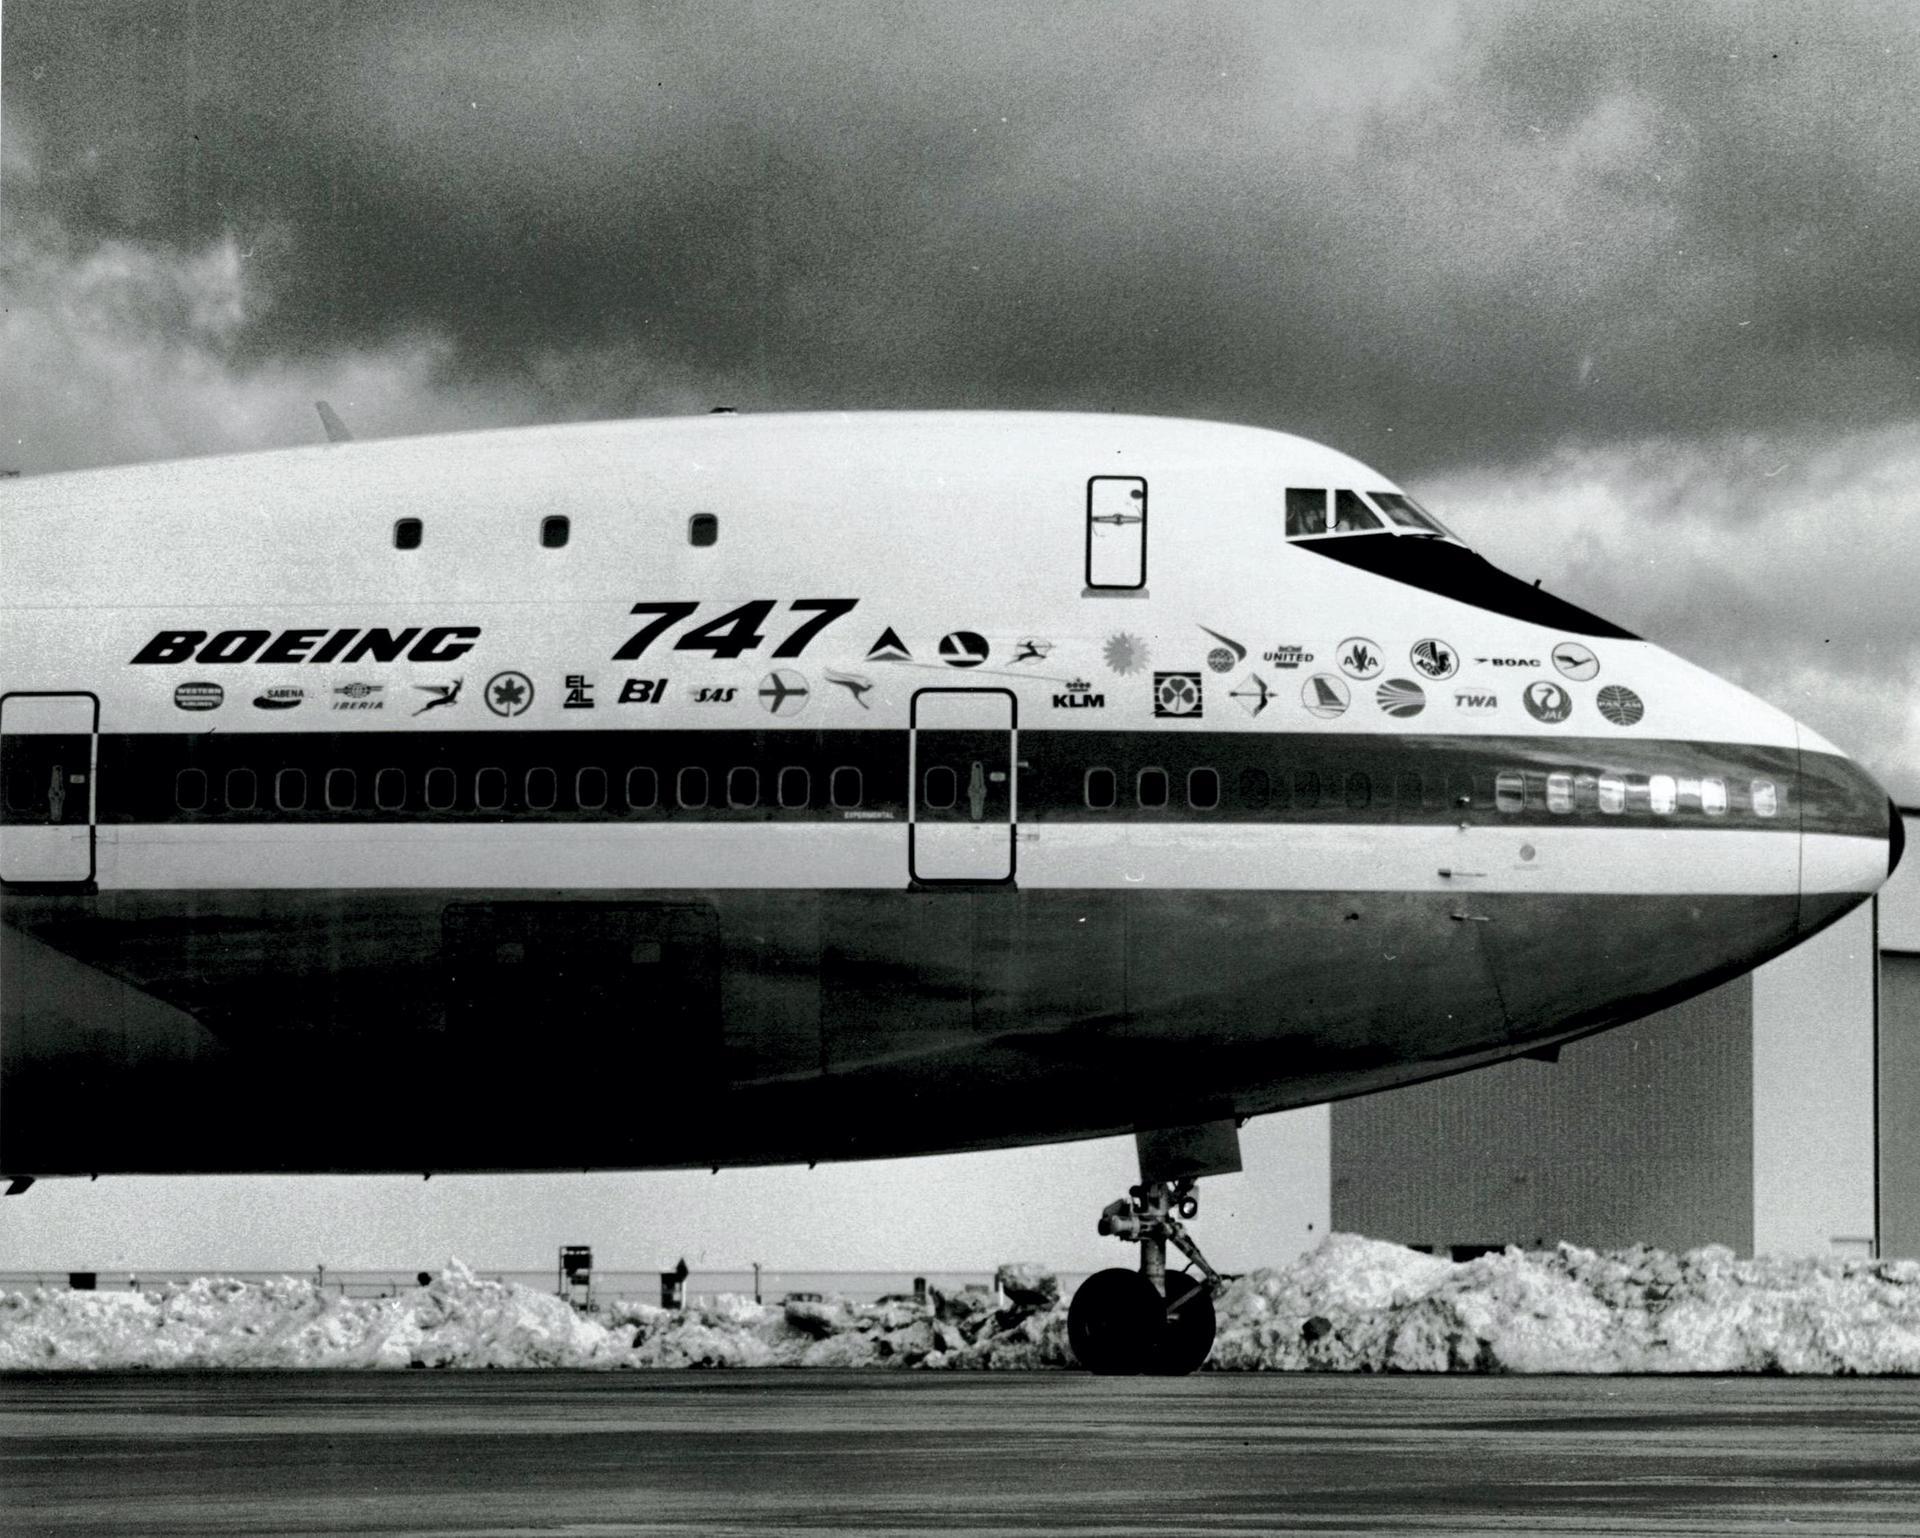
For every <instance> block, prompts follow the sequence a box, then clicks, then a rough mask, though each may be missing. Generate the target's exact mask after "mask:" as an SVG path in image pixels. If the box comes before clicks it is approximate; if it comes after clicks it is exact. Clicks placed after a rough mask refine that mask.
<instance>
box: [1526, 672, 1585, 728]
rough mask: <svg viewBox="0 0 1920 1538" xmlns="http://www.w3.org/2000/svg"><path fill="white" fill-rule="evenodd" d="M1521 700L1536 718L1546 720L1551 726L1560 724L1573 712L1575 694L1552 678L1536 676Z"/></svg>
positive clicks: (1528, 711)
mask: <svg viewBox="0 0 1920 1538" xmlns="http://www.w3.org/2000/svg"><path fill="white" fill-rule="evenodd" d="M1520 702H1521V703H1522V704H1523V705H1525V706H1526V707H1527V714H1528V715H1530V716H1532V717H1533V719H1534V720H1536V721H1545V722H1546V723H1547V724H1548V725H1549V726H1554V725H1558V724H1559V723H1560V722H1562V721H1564V720H1566V719H1567V717H1568V716H1570V715H1572V714H1573V696H1572V695H1570V694H1569V693H1567V691H1566V690H1565V689H1562V688H1561V687H1560V686H1559V685H1558V684H1557V683H1555V682H1554V681H1553V680H1552V679H1551V678H1536V679H1535V680H1534V681H1533V682H1532V683H1530V684H1528V685H1527V688H1526V692H1525V693H1524V694H1522V695H1521V696H1520Z"/></svg>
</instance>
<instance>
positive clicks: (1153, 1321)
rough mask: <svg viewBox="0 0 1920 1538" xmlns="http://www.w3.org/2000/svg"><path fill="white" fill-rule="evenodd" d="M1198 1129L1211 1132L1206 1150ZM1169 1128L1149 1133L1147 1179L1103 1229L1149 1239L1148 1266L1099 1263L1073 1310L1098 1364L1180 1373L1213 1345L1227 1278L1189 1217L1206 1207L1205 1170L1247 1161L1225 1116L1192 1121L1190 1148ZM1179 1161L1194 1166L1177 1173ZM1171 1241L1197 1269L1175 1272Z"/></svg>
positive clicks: (1075, 1325) (1111, 1370)
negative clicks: (1200, 1184)
mask: <svg viewBox="0 0 1920 1538" xmlns="http://www.w3.org/2000/svg"><path fill="white" fill-rule="evenodd" d="M1194 1133H1199V1134H1200V1135H1201V1136H1200V1141H1202V1142H1206V1141H1208V1140H1209V1139H1210V1141H1211V1147H1210V1148H1207V1149H1205V1150H1204V1151H1202V1152H1201V1153H1200V1154H1199V1155H1198V1157H1197V1158H1196V1156H1195V1144H1196V1139H1195V1138H1194V1136H1193V1134H1194ZM1166 1137H1167V1135H1166V1134H1142V1135H1141V1137H1140V1140H1139V1141H1140V1173H1141V1181H1140V1184H1139V1185H1137V1186H1134V1187H1133V1188H1132V1189H1131V1190H1130V1191H1129V1192H1128V1193H1127V1194H1126V1196H1124V1197H1122V1198H1121V1199H1120V1200H1119V1201H1117V1202H1113V1203H1110V1204H1109V1205H1108V1207H1107V1208H1106V1210H1105V1211H1104V1212H1102V1213H1101V1214H1100V1232H1101V1233H1103V1234H1109V1235H1111V1236H1112V1237H1113V1238H1116V1239H1119V1240H1121V1241H1123V1242H1125V1243H1137V1244H1138V1245H1139V1246H1140V1269H1139V1270H1138V1271H1127V1270H1123V1269H1121V1268H1120V1267H1118V1266H1115V1267H1112V1268H1110V1269H1108V1270H1105V1271H1097V1272H1095V1273H1094V1274H1093V1275H1092V1276H1090V1277H1088V1278H1087V1279H1086V1281H1084V1282H1082V1283H1081V1284H1080V1290H1079V1291H1078V1292H1076V1293H1075V1294H1074V1295H1073V1302H1072V1304H1071V1305H1070V1306H1069V1307H1068V1309H1067V1343H1068V1344H1069V1345H1070V1346H1071V1347H1072V1348H1073V1354H1074V1356H1075V1357H1076V1358H1077V1359H1078V1360H1079V1362H1080V1365H1081V1366H1083V1367H1085V1368H1086V1369H1087V1370H1088V1371H1089V1372H1095V1373H1104V1374H1123V1373H1124V1374H1131V1373H1154V1374H1159V1375H1162V1376H1167V1377H1180V1376H1184V1375H1185V1374H1187V1373H1190V1372H1192V1371H1194V1370H1195V1369H1196V1368H1198V1367H1199V1366H1200V1364H1201V1363H1203V1362H1205V1361H1206V1359H1207V1353H1208V1352H1210V1351H1212V1350H1213V1332H1214V1314H1213V1297H1214V1293H1215V1292H1216V1291H1217V1290H1218V1289H1220V1288H1222V1287H1224V1286H1225V1285H1226V1283H1227V1278H1226V1277H1224V1276H1222V1275H1221V1274H1220V1273H1219V1272H1218V1271H1216V1270H1215V1269H1214V1268H1213V1267H1212V1266H1211V1265H1209V1264H1208V1262H1207V1257H1206V1256H1204V1255H1202V1254H1201V1253H1200V1246H1199V1245H1198V1244H1196V1243H1195V1242H1194V1240H1193V1236H1192V1235H1191V1234H1189V1233H1188V1232H1187V1230H1186V1226H1185V1220H1189V1219H1191V1218H1193V1217H1194V1216H1195V1214H1197V1213H1198V1212H1199V1210H1200V1198H1199V1197H1198V1196H1196V1195H1195V1194H1194V1181H1195V1179H1196V1178H1197V1176H1198V1174H1218V1173H1223V1172H1225V1171H1227V1170H1234V1169H1238V1168H1239V1167H1240V1159H1239V1140H1238V1138H1237V1137H1236V1136H1235V1128H1234V1126H1233V1124H1232V1123H1231V1122H1228V1123H1225V1124H1224V1136H1223V1134H1222V1131H1221V1124H1215V1125H1212V1126H1209V1127H1207V1128H1201V1129H1189V1131H1188V1133H1187V1135H1186V1138H1185V1141H1184V1143H1183V1144H1182V1145H1181V1150H1180V1152H1181V1156H1179V1157H1169V1152H1168V1146H1167V1143H1166ZM1169 1168H1184V1169H1186V1170H1188V1171H1192V1173H1182V1174H1175V1175H1170V1174H1168V1173H1167V1171H1168V1169H1169ZM1169 1244H1171V1245H1172V1246H1173V1247H1174V1248H1175V1249H1177V1250H1179V1251H1180V1253H1181V1254H1183V1255H1185V1256H1186V1257H1187V1260H1188V1261H1189V1262H1190V1263H1191V1264H1190V1268H1189V1269H1188V1270H1183V1271H1175V1272H1174V1273H1172V1274H1171V1275H1169V1274H1168V1272H1167V1246H1168V1245H1169ZM1194 1271H1198V1272H1199V1275H1198V1276H1195V1275H1194V1274H1193V1272H1194Z"/></svg>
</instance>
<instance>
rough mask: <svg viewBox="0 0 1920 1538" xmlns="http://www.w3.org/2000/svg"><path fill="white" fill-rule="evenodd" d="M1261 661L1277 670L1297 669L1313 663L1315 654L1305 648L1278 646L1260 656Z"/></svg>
mask: <svg viewBox="0 0 1920 1538" xmlns="http://www.w3.org/2000/svg"><path fill="white" fill-rule="evenodd" d="M1260 660H1261V661H1262V662H1265V663H1267V664H1268V665H1269V666H1272V667H1276V668H1297V667H1301V666H1304V665H1305V664H1307V663H1310V662H1312V661H1313V653H1312V652H1310V651H1308V650H1307V649H1306V647H1304V646H1276V647H1274V648H1273V650H1272V651H1265V652H1262V653H1261V654H1260Z"/></svg>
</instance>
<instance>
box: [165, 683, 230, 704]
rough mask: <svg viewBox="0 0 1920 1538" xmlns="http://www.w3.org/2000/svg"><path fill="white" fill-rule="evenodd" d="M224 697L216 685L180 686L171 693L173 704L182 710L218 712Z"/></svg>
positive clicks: (224, 691) (223, 691) (225, 693)
mask: <svg viewBox="0 0 1920 1538" xmlns="http://www.w3.org/2000/svg"><path fill="white" fill-rule="evenodd" d="M226 697H227V691H226V690H225V689H222V688H221V687H220V686H219V685H218V684H181V685H180V686H179V687H178V688H177V689H175V690H174V691H173V703H174V704H176V705H178V706H179V707H180V708H181V709H182V710H218V709H219V708H220V702H221V701H222V700H224V699H225V698H226Z"/></svg>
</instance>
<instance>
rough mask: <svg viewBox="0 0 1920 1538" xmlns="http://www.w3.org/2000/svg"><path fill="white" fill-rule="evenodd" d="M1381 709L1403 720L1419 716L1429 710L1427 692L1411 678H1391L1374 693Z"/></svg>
mask: <svg viewBox="0 0 1920 1538" xmlns="http://www.w3.org/2000/svg"><path fill="white" fill-rule="evenodd" d="M1373 697H1374V698H1375V699H1376V700H1378V701H1379V702H1380V708H1381V709H1382V710H1384V711H1385V712H1386V713H1387V714H1388V715H1390V716H1397V717H1399V718H1400V719H1401V720H1406V719H1408V718H1409V717H1412V716H1417V715H1419V714H1420V712H1421V711H1423V710H1425V709H1426V708H1427V691H1426V690H1424V689H1422V688H1421V687H1420V686H1419V685H1418V684H1417V683H1415V682H1414V681H1413V680H1412V679H1411V678H1389V679H1388V680H1387V681H1386V682H1385V683H1383V684H1382V685H1381V686H1380V687H1379V688H1378V689H1377V690H1375V691H1374V696H1373Z"/></svg>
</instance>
